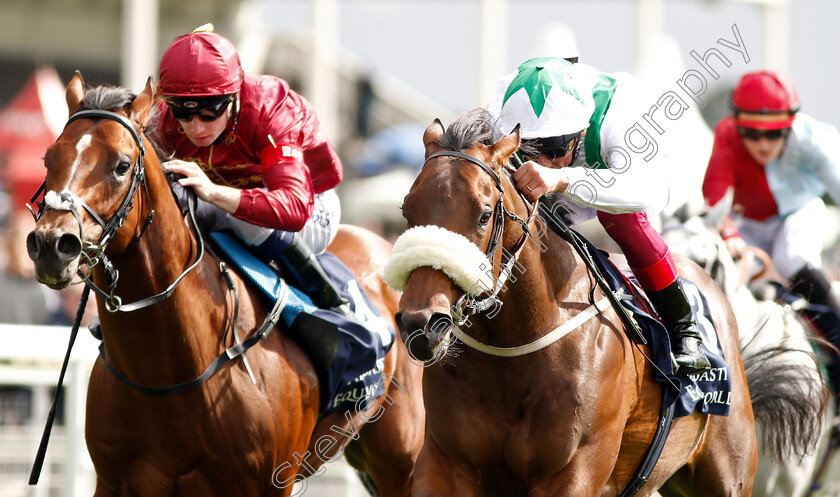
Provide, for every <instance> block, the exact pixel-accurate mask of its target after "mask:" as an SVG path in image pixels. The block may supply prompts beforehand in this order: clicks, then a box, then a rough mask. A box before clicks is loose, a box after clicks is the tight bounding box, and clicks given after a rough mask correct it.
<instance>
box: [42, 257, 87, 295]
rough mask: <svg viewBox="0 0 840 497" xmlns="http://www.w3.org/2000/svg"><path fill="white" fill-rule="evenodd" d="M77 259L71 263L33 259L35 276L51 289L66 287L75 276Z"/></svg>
mask: <svg viewBox="0 0 840 497" xmlns="http://www.w3.org/2000/svg"><path fill="white" fill-rule="evenodd" d="M78 267H79V260H78V259H76V260H75V261H72V262H71V263H66V262H62V261H49V262H45V261H35V278H36V279H37V280H38V282H39V283H42V284H44V285H46V286H48V287H50V288H52V289H53V290H61V289H64V288H67V286H69V285H70V283H72V282H73V278H74V277H75V276H76V269H77V268H78Z"/></svg>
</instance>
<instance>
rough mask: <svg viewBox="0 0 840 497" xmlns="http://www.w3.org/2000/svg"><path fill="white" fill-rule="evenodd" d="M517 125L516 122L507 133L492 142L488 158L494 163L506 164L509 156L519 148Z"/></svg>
mask: <svg viewBox="0 0 840 497" xmlns="http://www.w3.org/2000/svg"><path fill="white" fill-rule="evenodd" d="M520 141H521V140H520V138H519V125H518V124H517V125H516V127H515V128H513V131H511V132H510V134H509V135H507V136H506V137H504V138H502V139H501V140H499V141H497V142H496V143H494V144H493V147H492V148H491V149H490V160H491V162H492V163H494V164H506V163H507V161H508V159H510V156H511V155H513V153H514V152H516V151H517V150H519V143H520Z"/></svg>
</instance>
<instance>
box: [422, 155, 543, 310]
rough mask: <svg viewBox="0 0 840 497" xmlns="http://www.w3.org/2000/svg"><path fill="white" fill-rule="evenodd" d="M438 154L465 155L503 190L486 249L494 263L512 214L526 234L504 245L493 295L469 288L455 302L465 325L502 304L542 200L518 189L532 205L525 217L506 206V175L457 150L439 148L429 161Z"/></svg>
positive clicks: (427, 159)
mask: <svg viewBox="0 0 840 497" xmlns="http://www.w3.org/2000/svg"><path fill="white" fill-rule="evenodd" d="M436 157H456V158H458V159H463V160H466V161H469V162H472V163H473V164H475V165H477V166H478V167H480V168H481V169H482V170H483V171H484V172H485V173H487V174H488V175H489V176H490V178H491V179H492V180H493V183H494V184H495V186H496V189H497V190H498V191H499V200H497V201H496V205H495V206H494V207H493V228H492V231H491V232H490V241H489V243H488V245H487V250H485V252H484V254H485V255H486V256H487V258H488V259H489V260H490V261H491V264H492V261H493V259H494V257H495V254H496V251H497V250H498V249H499V247H500V246H501V243H502V235H503V234H504V231H505V218H509V219H510V220H511V221H514V222H517V223H519V224H520V225H521V226H522V237H520V238H519V240H518V241H517V242H516V244H515V245H514V246H513V247H512V249H511V250H509V251H508V250H506V249H505V248H504V247H502V252H503V253H502V261H501V264H502V267H501V269H500V270H499V275H498V276H496V277H495V281H494V285H493V286H494V288H493V292H492V293H491V294H490V296H488V297H486V298H484V299H478V298H476V297H474V296H472V295H470V293H469V292H466V293H464V295H462V296H461V297H460V298H459V299H458V301H457V302H456V303H455V305H454V306H453V309H454V310H455V311H456V323H455V324H456V325H457V326H461V325H463V324H464V323H465V322H466V320H467V318H468V317H469V316H471V315H473V314H477V313H479V312H484V311H486V310H487V309H489V308H491V307H492V306H494V305H497V304H501V301H500V300H499V299H498V298H497V296H498V294H499V292H500V291H501V290H502V288H504V285H505V282H506V281H507V279H508V277H509V276H510V274H511V271H512V270H513V267H514V265H515V264H516V259H517V257H519V254H520V253H521V251H522V248H523V247H524V246H525V241H526V240H527V239H528V237H529V236H530V237H533V236H535V235H534V233H533V232H532V231H531V228H530V227H529V226H530V225H531V223H532V222H533V221H534V218H535V217H536V214H537V207H538V205H539V200H538V201H536V202H534V204H533V205H531V203H530V202H529V201H528V199H527V198H525V195H523V194H522V192H517V193H519V196H520V197H522V200H523V201H525V205H527V206H529V207H530V212H529V214H528V218H527V219H522V218H521V217H519V216H517V215H516V214H515V213H513V212H510V211H509V210H507V207H505V203H504V199H505V187H504V184H503V183H502V178H501V177H500V176H499V175H498V174H496V172H495V171H494V170H493V169H492V168H491V167H490V166H488V165H487V164H486V163H484V162H483V161H481V160H479V159H477V158H475V157H473V156H472V155H469V154H465V153H462V152H455V151H441V152H436V153H434V154H432V155H430V156H429V157H427V158H426V162H429V161H430V160H432V159H434V158H436ZM505 171H506V172H509V170H508V169H505ZM505 259H507V260H505Z"/></svg>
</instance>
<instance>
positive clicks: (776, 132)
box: [738, 126, 790, 141]
mask: <svg viewBox="0 0 840 497" xmlns="http://www.w3.org/2000/svg"><path fill="white" fill-rule="evenodd" d="M738 134H739V135H741V136H742V137H743V138H746V139H747V140H750V141H758V140H760V139H761V138H762V137H764V138H767V139H768V140H780V139H782V138H787V136H788V135H789V134H790V128H782V129H755V128H743V127H741V126H738Z"/></svg>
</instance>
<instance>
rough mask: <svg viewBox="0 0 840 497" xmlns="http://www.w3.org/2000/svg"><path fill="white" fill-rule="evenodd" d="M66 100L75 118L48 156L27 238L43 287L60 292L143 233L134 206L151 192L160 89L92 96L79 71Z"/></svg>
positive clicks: (112, 90) (149, 87)
mask: <svg viewBox="0 0 840 497" xmlns="http://www.w3.org/2000/svg"><path fill="white" fill-rule="evenodd" d="M65 96H66V100H67V106H68V108H69V110H70V119H69V120H68V122H67V124H66V125H65V128H64V130H63V131H62V133H61V135H60V136H59V137H58V139H57V140H56V142H55V143H53V144H52V145H51V146H50V147H49V148H48V149H47V151H46V153H45V155H44V165H45V166H46V170H47V171H46V179H45V183H44V186H42V189H43V191H44V196H43V198H42V199H41V200H40V201H39V202H38V203H37V205H38V207H39V209H38V212H37V214H35V215H36V219H37V224H36V228H35V230H34V231H32V232H31V233H30V234H29V235H28V237H27V239H26V247H27V252H28V253H29V257H30V258H31V259H32V260H33V261H34V262H35V270H36V277H37V279H38V281H40V282H41V283H43V284H45V285H47V286H49V287H51V288H54V289H60V288H64V287H66V286H67V285H69V284H70V282H71V281H72V280H73V277H74V275H75V274H76V272H77V270H78V269H79V266H80V265H82V264H86V265H88V266H91V267H92V266H94V265H96V262H98V261H99V260H100V259H101V257H102V256H103V255H104V253H105V252H106V248H107V252H108V253H120V252H121V251H123V250H125V249H126V248H127V247H128V246H129V244H130V243H131V242H132V240H133V239H134V238H135V236H136V233H137V232H138V231H139V230H140V229H142V228H140V227H139V226H140V225H142V224H143V217H142V216H143V215H142V214H141V213H140V209H132V206H133V203H134V201H135V200H136V198H137V197H139V196H140V193H139V191H140V188H139V186H141V185H143V186H145V187H146V188H148V187H147V185H146V183H145V182H146V178H145V172H144V165H143V159H144V150H145V145H144V138H143V135H142V129H143V127H144V126H145V124H146V120H147V118H148V115H149V111H150V110H151V108H152V105H153V101H154V87H153V84H152V82H151V78H150V79H149V81H148V82H147V83H146V88H145V90H144V91H143V92H142V93H141V94H140V95H137V96H136V97H135V96H134V95H133V94H131V93H130V92H128V91H127V90H122V89H117V88H110V87H99V88H97V89H95V90H91V91H90V92H87V93H86V92H85V86H84V82H83V80H82V77H81V75H80V74H79V73H78V72H76V74H75V76H73V79H72V80H71V81H70V83H69V85H68V86H67V90H66V94H65ZM152 155H154V154H152ZM153 160H154V161H156V160H157V159H155V158H153ZM155 165H157V164H155ZM158 169H159V167H158ZM39 193H40V191H39ZM33 200H34V199H33Z"/></svg>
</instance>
